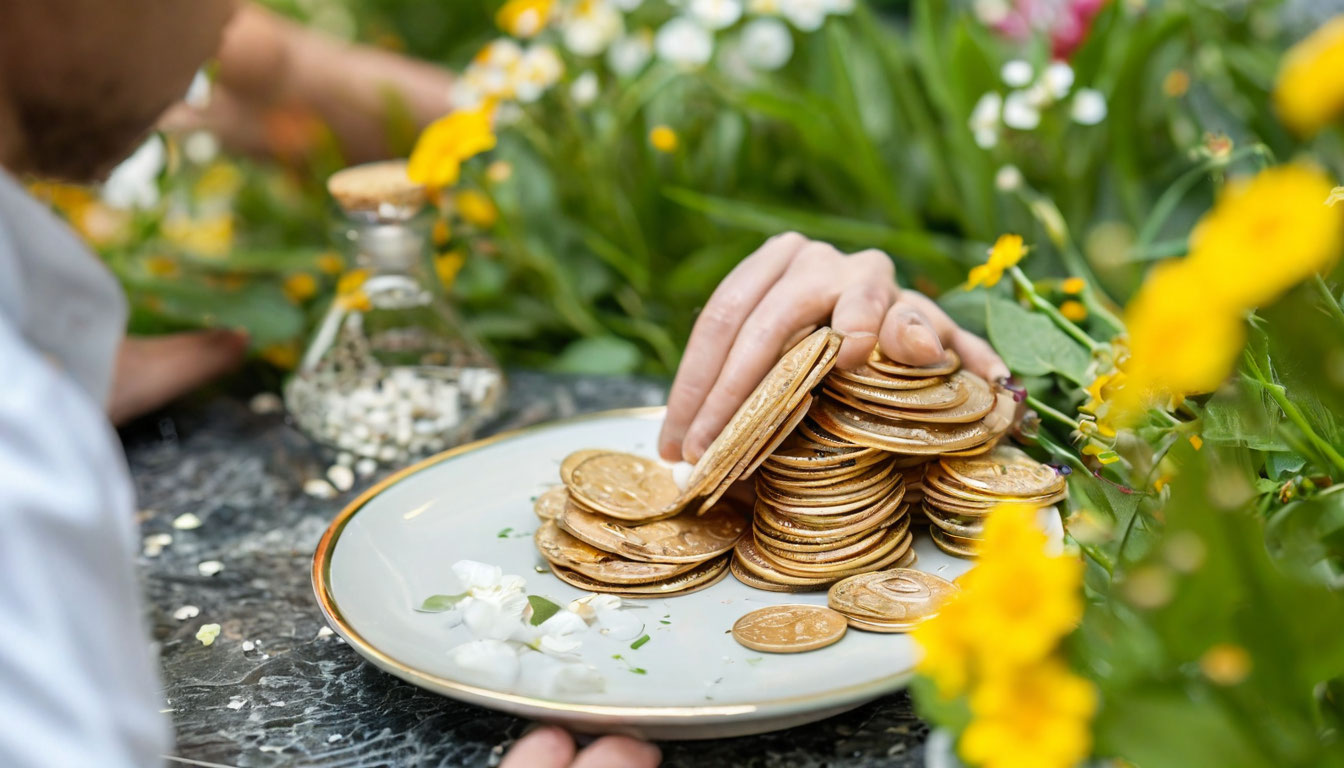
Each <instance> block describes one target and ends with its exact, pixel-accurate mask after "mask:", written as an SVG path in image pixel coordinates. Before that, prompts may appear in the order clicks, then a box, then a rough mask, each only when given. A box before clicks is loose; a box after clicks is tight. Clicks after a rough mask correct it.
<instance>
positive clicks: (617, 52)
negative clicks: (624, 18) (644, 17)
mask: <svg viewBox="0 0 1344 768" xmlns="http://www.w3.org/2000/svg"><path fill="white" fill-rule="evenodd" d="M651 58H653V33H652V32H650V31H649V30H647V29H641V30H639V31H638V32H636V33H634V34H632V35H625V36H623V37H621V38H619V39H617V40H616V41H615V42H614V43H612V44H611V47H610V48H608V49H607V66H609V67H611V71H612V72H615V73H616V74H617V75H620V76H621V77H630V76H632V75H637V74H639V72H640V70H642V69H644V66H645V65H646V64H648V63H649V59H651Z"/></svg>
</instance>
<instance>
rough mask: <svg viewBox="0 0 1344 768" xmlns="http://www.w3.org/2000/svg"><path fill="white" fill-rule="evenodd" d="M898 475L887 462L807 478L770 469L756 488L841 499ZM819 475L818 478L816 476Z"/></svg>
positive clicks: (785, 493)
mask: <svg viewBox="0 0 1344 768" xmlns="http://www.w3.org/2000/svg"><path fill="white" fill-rule="evenodd" d="M893 474H898V475H901V476H902V477H904V474H903V473H902V472H901V471H900V470H898V469H896V468H895V467H894V466H893V465H892V462H891V460H890V459H886V460H882V459H879V460H878V461H874V462H869V463H867V464H864V465H863V466H857V467H849V468H846V469H845V470H842V471H840V472H824V473H815V474H814V476H813V477H810V478H808V479H805V480H804V479H800V478H793V477H779V476H777V475H775V474H773V473H772V472H771V471H770V470H761V474H760V475H758V476H757V477H756V482H757V484H758V485H760V484H764V485H766V486H769V487H770V489H771V490H774V491H778V492H779V493H781V494H783V495H785V496H831V497H834V496H840V495H844V494H846V493H851V492H854V491H858V490H860V489H862V488H868V487H871V486H874V485H877V484H878V483H880V482H882V481H883V480H886V479H887V478H889V477H891V476H892V475H893ZM817 475H819V476H817Z"/></svg>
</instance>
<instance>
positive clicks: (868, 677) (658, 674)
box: [313, 408, 1062, 739]
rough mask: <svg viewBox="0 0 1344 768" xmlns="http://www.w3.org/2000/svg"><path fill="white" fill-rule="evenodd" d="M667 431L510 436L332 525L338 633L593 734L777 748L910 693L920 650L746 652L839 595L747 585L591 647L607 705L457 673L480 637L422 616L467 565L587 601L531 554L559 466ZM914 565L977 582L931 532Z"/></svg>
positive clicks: (648, 616) (524, 711)
mask: <svg viewBox="0 0 1344 768" xmlns="http://www.w3.org/2000/svg"><path fill="white" fill-rule="evenodd" d="M662 416H663V409H662V408H649V409H639V410H631V411H616V412H608V413H602V414H596V415H593V416H587V417H581V418H579V419H574V420H571V421H565V422H559V423H554V424H549V425H543V426H540V427H534V428H531V429H528V430H523V431H520V432H514V433H509V434H504V435H499V436H496V437H493V438H490V439H488V440H484V441H480V442H477V443H472V444H470V445H466V446H462V447H460V448H457V449H455V450H452V451H449V452H447V453H444V454H440V455H438V456H435V457H433V458H430V459H428V460H426V461H424V462H422V463H420V464H417V465H415V466H412V467H410V468H408V469H406V470H404V471H402V472H400V473H398V474H396V475H394V476H392V477H390V478H388V479H387V480H385V481H384V482H382V483H380V484H379V485H377V486H375V487H374V488H371V489H370V490H369V491H368V492H366V493H365V494H364V495H362V496H361V497H360V498H358V499H356V500H355V501H354V502H353V503H352V504H351V505H350V506H349V507H347V508H346V509H345V510H344V511H343V512H342V513H341V514H340V515H339V516H338V517H337V518H336V520H335V521H333V522H332V524H331V527H330V528H329V529H328V530H327V532H326V534H325V535H324V536H323V537H322V541H321V543H320V544H319V545H318V549H317V553H316V555H315V557H314V561H313V584H314V589H315V591H316V593H317V599H318V602H319V603H320V605H321V607H322V611H323V613H324V614H325V615H326V617H327V620H328V622H330V624H331V626H332V628H333V629H334V630H335V631H336V632H338V633H339V634H340V635H341V636H342V637H343V638H345V640H346V641H347V642H348V643H349V644H350V645H351V646H352V647H353V648H354V649H355V650H356V651H358V652H359V653H360V654H362V655H363V656H365V657H366V658H368V659H369V660H370V661H372V662H373V663H374V664H376V665H378V666H379V667H381V668H382V669H384V670H386V671H388V672H391V673H392V674H394V675H396V676H398V677H400V678H402V679H404V680H407V681H409V682H411V683H414V684H416V685H419V686H421V687H423V688H427V689H429V690H431V691H435V692H437V693H441V694H443V695H445V696H451V697H453V698H455V699H460V700H462V701H467V702H471V703H473V704H479V705H481V706H485V707H490V708H493V709H498V710H502V711H505V712H510V713H513V714H516V715H519V716H521V717H528V718H533V719H538V720H544V721H549V722H554V723H559V724H562V725H565V726H567V727H570V728H573V729H576V730H579V731H588V732H594V731H601V732H608V733H628V734H632V735H637V736H642V737H646V738H657V739H697V738H714V737H723V736H734V735H743V734H749V733H762V732H765V731H771V730H777V729H781V728H787V727H790V726H794V725H799V724H802V723H807V722H811V721H814V720H820V719H822V718H825V717H828V716H831V715H834V714H837V713H840V712H843V711H845V710H847V709H850V708H853V707H856V706H858V705H860V704H862V703H864V702H866V701H869V700H871V699H874V698H876V697H878V696H881V695H883V694H886V693H890V692H892V691H894V690H897V689H898V688H900V687H902V686H903V685H904V684H905V682H906V680H907V678H908V677H909V675H910V672H911V669H912V667H913V665H914V662H915V648H914V646H913V644H912V642H911V640H910V639H909V638H908V637H907V636H905V635H883V634H872V633H867V632H859V631H850V632H848V633H847V634H846V636H845V637H844V638H843V639H842V640H841V641H840V642H839V643H836V644H835V645H832V646H830V647H829V648H824V649H822V650H819V651H813V652H810V653H802V654H789V655H774V654H768V653H759V652H756V651H752V650H749V649H747V648H744V647H742V646H740V645H738V644H737V643H736V642H735V641H734V640H733V639H732V636H731V635H729V634H728V633H727V632H728V630H729V628H731V627H732V625H733V622H734V621H736V620H737V619H738V618H739V617H741V616H742V615H743V614H744V613H746V612H747V611H750V610H753V609H756V608H760V607H762V606H766V605H774V604H783V603H813V604H817V605H825V604H826V594H825V593H824V592H812V593H800V594H780V593H773V592H763V591H760V590H756V589H752V588H750V587H747V586H745V585H743V584H741V583H739V582H738V581H737V580H735V579H733V578H732V576H728V577H727V578H726V579H724V580H723V581H721V582H719V583H718V584H716V585H715V586H713V587H710V588H709V589H706V590H702V591H700V592H696V593H693V594H690V595H685V596H682V597H674V598H668V599H655V600H646V601H638V605H640V606H642V607H640V608H635V609H632V610H636V611H639V612H640V615H641V618H642V619H643V621H644V623H645V627H646V630H645V631H646V632H647V633H648V634H649V635H650V640H649V641H648V642H647V643H646V644H645V645H643V646H642V647H640V648H639V649H638V650H631V649H630V641H629V640H621V641H617V640H614V639H611V638H608V637H605V636H600V635H599V634H598V633H596V632H590V633H587V635H586V636H585V641H584V644H583V646H582V650H581V653H582V660H583V661H584V662H587V663H589V664H592V665H594V666H596V667H597V668H598V669H599V670H600V671H601V672H602V674H603V676H604V678H605V681H606V686H605V691H603V692H602V693H592V694H582V695H573V696H570V697H567V698H564V699H555V698H545V697H542V696H539V695H537V694H536V692H533V691H529V690H527V688H526V685H525V682H526V681H524V682H523V683H520V684H519V685H520V687H517V688H514V689H510V690H492V689H491V688H489V687H482V686H480V685H476V684H473V683H472V682H470V680H471V679H472V675H471V674H470V673H469V672H467V671H466V670H462V669H460V668H456V665H455V664H454V663H453V662H452V661H451V660H450V659H449V655H448V650H449V649H450V648H452V647H454V646H456V645H458V644H460V643H463V642H466V641H467V640H470V639H471V637H470V635H469V633H468V631H467V630H466V628H465V627H462V626H457V627H451V628H450V627H448V626H447V624H448V622H447V621H446V620H445V619H444V617H443V616H442V615H435V614H424V613H417V612H416V611H414V610H413V607H414V606H417V605H419V604H420V603H421V602H422V601H423V600H424V599H425V598H426V597H428V596H429V595H433V594H437V593H442V592H444V591H445V589H446V588H447V587H448V586H449V585H453V584H455V580H454V577H453V575H452V572H451V570H450V568H451V566H452V564H453V563H455V562H457V561H458V560H464V559H470V560H479V561H483V562H487V563H492V564H495V565H498V566H500V567H501V568H502V569H503V571H504V572H505V573H513V574H518V575H521V576H523V577H525V578H526V579H527V586H528V592H529V593H530V594H538V595H544V596H546V597H548V598H550V599H551V600H553V601H555V602H556V603H559V604H560V605H565V604H567V603H568V602H569V601H570V600H573V599H574V598H577V597H580V596H582V595H583V594H584V593H583V592H581V591H580V590H578V589H575V588H573V587H570V586H569V585H567V584H565V583H563V582H561V581H560V580H559V579H557V578H556V577H555V576H553V575H551V574H550V573H538V572H537V566H538V565H541V564H544V561H542V560H541V559H540V558H539V557H538V555H537V553H536V550H535V548H534V547H533V544H532V537H531V532H532V531H534V530H535V529H536V527H537V519H536V517H535V515H534V514H533V512H532V498H533V497H534V496H536V494H537V493H539V492H540V491H541V490H542V489H544V488H546V487H547V486H549V485H552V484H554V483H557V482H558V481H559V476H558V467H559V464H560V461H561V460H562V459H563V458H564V457H565V456H566V455H568V454H569V453H570V452H572V451H575V450H579V449H581V448H592V447H602V448H611V449H614V450H623V451H630V452H634V453H640V454H644V455H654V453H655V449H654V446H655V444H656V442H655V441H656V437H657V433H658V428H659V426H660V424H661V422H662ZM1055 520H1056V521H1057V520H1058V517H1057V516H1055ZM1061 533H1062V531H1061ZM915 550H916V552H918V553H919V562H918V564H917V567H918V568H920V569H922V570H925V571H929V572H931V573H936V574H938V575H940V576H943V577H945V578H948V579H952V578H955V577H956V576H959V575H960V574H962V573H963V572H965V571H966V570H967V569H968V568H969V567H970V562H969V561H966V560H961V559H958V558H954V557H950V556H948V555H946V554H943V553H942V552H941V551H939V550H938V549H937V548H936V547H935V546H934V545H933V543H932V542H931V541H930V540H929V539H928V536H927V534H924V533H922V532H919V533H917V534H916V537H915ZM663 621H667V622H668V623H666V624H663V623H662V622H663ZM615 654H620V655H622V656H624V657H625V659H626V661H620V660H616V659H613V658H612V656H613V655H615ZM630 665H634V666H637V667H639V668H641V669H644V670H645V671H646V672H645V674H636V673H633V672H631V671H630V670H629V668H628V667H629V666H630Z"/></svg>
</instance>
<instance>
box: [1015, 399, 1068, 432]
mask: <svg viewBox="0 0 1344 768" xmlns="http://www.w3.org/2000/svg"><path fill="white" fill-rule="evenodd" d="M1027 405H1029V406H1031V407H1032V408H1034V409H1035V410H1036V412H1037V413H1039V414H1041V415H1042V416H1049V417H1050V418H1052V419H1054V420H1055V421H1058V422H1059V423H1060V424H1063V425H1064V426H1066V427H1068V428H1069V429H1078V420H1077V419H1071V418H1069V415H1068V414H1066V413H1062V412H1060V411H1057V410H1055V409H1054V408H1051V407H1050V406H1048V405H1046V404H1045V403H1044V402H1042V401H1040V400H1038V399H1036V398H1035V397H1033V396H1031V395H1027Z"/></svg>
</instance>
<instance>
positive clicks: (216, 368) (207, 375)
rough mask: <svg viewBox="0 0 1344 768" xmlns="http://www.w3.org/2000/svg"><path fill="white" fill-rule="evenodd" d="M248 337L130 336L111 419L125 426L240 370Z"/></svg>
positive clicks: (121, 353) (219, 333)
mask: <svg viewBox="0 0 1344 768" xmlns="http://www.w3.org/2000/svg"><path fill="white" fill-rule="evenodd" d="M247 341H248V339H247V335H246V334H243V333H238V332H235V331H228V330H213V331H198V332H193V333H177V334H172V335H170V336H158V337H155V338H128V339H126V341H124V342H122V345H121V349H120V350H118V352H117V365H116V372H115V375H114V376H113V383H112V396H111V398H110V399H109V400H108V406H107V410H108V417H109V418H111V420H112V423H114V424H124V423H126V422H128V421H130V420H131V419H134V418H135V417H137V416H141V415H143V414H146V413H148V412H150V411H152V410H154V409H156V408H159V407H161V406H163V405H166V404H167V403H168V402H169V401H171V400H174V399H176V398H177V397H179V396H181V395H184V394H186V393H188V392H190V391H191V390H193V389H196V388H197V387H200V386H201V385H203V384H205V383H206V382H209V381H211V380H212V379H215V378H217V377H219V376H222V375H223V374H225V373H228V372H229V371H231V370H233V369H234V368H236V367H237V366H238V365H239V364H240V363H242V361H243V356H244V354H245V353H246V352H247Z"/></svg>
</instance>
